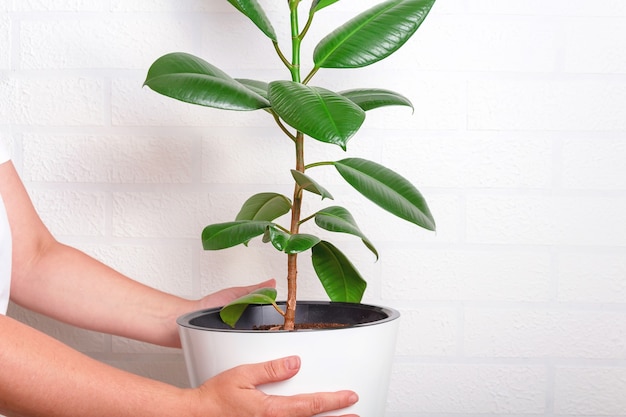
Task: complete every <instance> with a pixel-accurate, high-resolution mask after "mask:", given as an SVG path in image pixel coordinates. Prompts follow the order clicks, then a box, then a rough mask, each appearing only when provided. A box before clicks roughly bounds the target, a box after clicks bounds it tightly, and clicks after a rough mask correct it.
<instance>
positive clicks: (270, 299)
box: [220, 288, 277, 328]
mask: <svg viewBox="0 0 626 417" xmlns="http://www.w3.org/2000/svg"><path fill="white" fill-rule="evenodd" d="M276 294H277V293H276V289H274V288H261V289H258V290H256V291H253V292H251V293H250V294H246V295H244V296H243V297H240V298H238V299H236V300H234V301H231V302H230V303H229V304H227V305H226V306H224V307H222V309H221V310H220V318H221V319H222V321H223V322H224V323H226V324H228V325H229V326H230V327H233V328H234V327H235V324H237V321H239V319H240V318H241V315H242V314H243V312H244V311H245V310H246V308H248V306H249V305H250V304H275V301H276Z"/></svg>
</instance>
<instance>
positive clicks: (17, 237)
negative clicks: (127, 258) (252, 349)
mask: <svg viewBox="0 0 626 417" xmlns="http://www.w3.org/2000/svg"><path fill="white" fill-rule="evenodd" d="M0 193H1V194H2V196H3V200H4V204H5V207H6V209H7V213H8V217H9V223H10V226H11V229H12V236H13V246H14V247H13V275H12V284H11V291H12V293H11V295H12V299H13V300H14V301H17V302H18V303H20V304H22V305H24V306H25V307H27V308H31V309H33V310H36V311H39V312H42V313H44V314H47V315H50V316H52V317H56V318H58V319H60V320H63V321H66V322H69V323H72V324H76V325H79V326H83V327H86V328H91V329H96V330H101V331H106V332H110V333H114V334H120V335H127V336H129V337H134V338H138V339H140V340H146V341H151V342H155V343H160V344H164V345H177V344H178V343H179V341H178V336H177V334H176V329H175V327H176V324H175V321H174V318H175V317H176V316H178V315H179V314H182V313H184V312H186V311H188V310H190V309H194V308H198V307H205V306H207V305H209V304H211V303H216V304H221V303H223V301H224V300H228V299H231V298H232V297H234V296H237V294H239V293H242V294H245V293H246V292H247V291H249V289H250V288H236V289H229V290H225V291H221V292H219V293H216V294H215V295H213V296H209V297H205V298H204V299H203V300H200V301H198V302H193V301H187V300H182V299H180V298H178V297H174V296H172V295H168V294H166V293H163V292H160V291H156V290H153V289H151V288H149V287H146V286H144V285H141V284H139V283H136V282H134V281H132V280H130V279H129V278H127V277H125V276H123V275H121V274H119V273H117V272H115V271H114V270H112V269H110V268H108V267H106V266H105V265H103V264H102V263H100V262H97V261H95V260H94V259H92V258H89V257H88V256H86V255H85V254H83V253H81V252H79V251H77V250H75V249H72V248H70V247H68V246H65V245H62V244H60V243H58V242H57V241H56V240H55V239H54V238H53V237H52V236H51V234H50V233H49V232H48V230H47V229H46V227H45V226H44V225H43V223H42V222H41V220H40V219H39V216H38V215H37V213H36V212H35V209H34V208H33V205H32V203H31V201H30V199H29V197H28V195H27V193H26V190H25V189H24V186H23V185H22V183H21V181H20V179H19V177H18V175H17V172H16V171H15V168H14V167H13V165H12V163H10V162H7V163H4V164H0ZM266 284H270V285H271V284H272V282H271V281H270V282H268V283H264V284H263V285H266ZM133 317H137V319H133ZM299 368H300V362H299V359H298V358H296V357H291V358H285V359H279V360H275V361H270V362H265V363H261V364H250V365H243V366H240V367H237V368H234V369H231V370H228V371H226V372H224V373H222V374H220V375H218V376H216V377H214V378H211V379H210V380H208V381H207V382H206V383H205V384H203V385H202V386H201V387H199V388H197V389H180V388H176V387H173V386H170V385H168V384H165V383H161V382H158V381H154V380H151V379H147V378H143V377H140V376H137V375H134V374H131V373H128V372H124V371H122V370H119V369H116V368H113V367H110V366H108V365H106V364H103V363H101V362H98V361H95V360H93V359H91V358H89V357H87V356H85V355H83V354H81V353H79V352H77V351H75V350H73V349H71V348H69V347H68V346H66V345H64V344H62V343H60V342H59V341H57V340H55V339H53V338H51V337H49V336H47V335H45V334H43V333H41V332H39V331H37V330H35V329H33V328H31V327H28V326H26V325H24V324H22V323H20V322H18V321H16V320H14V319H12V318H10V317H7V316H4V315H0V370H1V371H0V414H5V415H7V416H9V417H100V416H102V417H105V416H107V417H108V416H116V417H142V416H146V417H148V416H150V417H158V416H161V415H162V416H167V417H170V416H185V417H186V416H190V417H196V416H198V417H199V416H203V417H218V416H219V417H222V416H237V417H265V416H267V417H269V416H271V417H310V416H313V415H315V414H319V413H321V412H325V411H331V410H336V409H341V408H345V407H348V406H350V405H352V404H354V403H355V402H356V401H357V397H356V394H354V393H353V392H350V391H340V392H336V393H316V394H303V395H295V396H290V397H275V396H268V395H265V394H264V393H263V392H261V391H259V390H257V389H256V386H257V385H263V384H267V383H272V382H278V381H282V380H285V379H288V378H291V377H292V376H293V375H295V374H296V373H297V372H298V370H299Z"/></svg>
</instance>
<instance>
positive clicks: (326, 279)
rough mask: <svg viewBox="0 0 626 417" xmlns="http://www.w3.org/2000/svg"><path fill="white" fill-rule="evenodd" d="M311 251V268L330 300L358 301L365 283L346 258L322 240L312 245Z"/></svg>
mask: <svg viewBox="0 0 626 417" xmlns="http://www.w3.org/2000/svg"><path fill="white" fill-rule="evenodd" d="M312 253H313V256H312V261H313V268H314V269H315V273H316V274H317V276H318V278H319V279H320V281H321V283H322V285H323V287H324V289H325V290H326V294H328V297H329V298H330V299H331V301H337V302H347V303H358V302H360V301H361V299H362V298H363V293H364V292H365V288H366V287H367V283H366V282H365V280H364V279H363V278H362V277H361V274H359V271H357V269H356V268H355V267H354V265H352V263H351V262H350V261H349V260H348V258H346V256H345V255H344V254H343V253H342V252H341V251H340V250H339V249H337V248H336V247H335V246H333V244H332V243H330V242H326V241H324V240H322V241H321V242H320V243H318V244H317V245H315V246H313V248H312Z"/></svg>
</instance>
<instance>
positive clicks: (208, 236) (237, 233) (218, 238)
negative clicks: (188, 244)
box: [202, 220, 271, 250]
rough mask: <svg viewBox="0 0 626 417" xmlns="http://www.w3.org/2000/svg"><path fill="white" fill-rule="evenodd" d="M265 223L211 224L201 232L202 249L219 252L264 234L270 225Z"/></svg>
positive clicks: (245, 221)
mask: <svg viewBox="0 0 626 417" xmlns="http://www.w3.org/2000/svg"><path fill="white" fill-rule="evenodd" d="M270 224H271V223H270V222H267V221H249V220H242V221H235V222H228V223H217V224H212V225H209V226H207V227H205V228H204V230H203V231H202V247H203V248H204V250H220V249H226V248H230V247H233V246H237V245H239V244H241V243H246V242H248V241H249V240H250V239H252V238H254V237H257V236H260V235H262V234H263V233H265V229H266V228H267V227H268V226H269V225H270Z"/></svg>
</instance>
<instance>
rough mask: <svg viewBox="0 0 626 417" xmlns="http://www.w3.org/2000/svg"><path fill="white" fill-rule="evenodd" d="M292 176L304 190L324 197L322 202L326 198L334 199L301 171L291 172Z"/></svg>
mask: <svg viewBox="0 0 626 417" xmlns="http://www.w3.org/2000/svg"><path fill="white" fill-rule="evenodd" d="M291 175H292V176H293V179H294V180H295V181H296V183H297V184H298V185H299V186H300V187H302V188H303V189H305V190H307V191H309V192H311V193H314V194H318V195H321V196H322V200H323V199H325V198H330V199H331V200H332V199H333V196H332V195H331V194H330V193H329V192H328V191H327V190H326V189H325V188H324V187H322V186H321V185H319V184H318V183H316V182H315V181H314V180H313V179H312V178H311V177H309V176H308V175H305V174H303V173H302V172H300V171H296V170H295V169H292V170H291Z"/></svg>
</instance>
